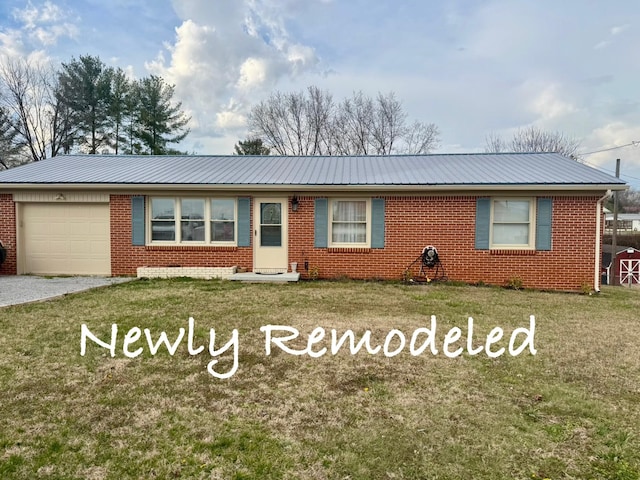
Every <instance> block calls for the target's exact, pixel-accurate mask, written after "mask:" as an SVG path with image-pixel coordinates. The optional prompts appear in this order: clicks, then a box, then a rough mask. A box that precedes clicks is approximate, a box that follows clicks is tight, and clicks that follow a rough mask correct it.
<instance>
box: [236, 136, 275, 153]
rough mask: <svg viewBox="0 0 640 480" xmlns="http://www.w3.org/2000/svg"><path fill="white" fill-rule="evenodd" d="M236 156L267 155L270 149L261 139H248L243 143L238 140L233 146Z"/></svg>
mask: <svg viewBox="0 0 640 480" xmlns="http://www.w3.org/2000/svg"><path fill="white" fill-rule="evenodd" d="M234 149H235V154H236V155H269V153H270V152H271V149H270V148H269V147H266V146H265V145H263V143H262V139H261V138H248V139H246V140H245V141H244V142H243V141H242V140H240V141H239V142H238V143H237V144H236V145H235V146H234Z"/></svg>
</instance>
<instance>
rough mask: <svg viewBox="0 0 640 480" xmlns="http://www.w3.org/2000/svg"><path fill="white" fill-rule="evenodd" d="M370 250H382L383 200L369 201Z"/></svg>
mask: <svg viewBox="0 0 640 480" xmlns="http://www.w3.org/2000/svg"><path fill="white" fill-rule="evenodd" d="M371 248H384V198H372V199H371Z"/></svg>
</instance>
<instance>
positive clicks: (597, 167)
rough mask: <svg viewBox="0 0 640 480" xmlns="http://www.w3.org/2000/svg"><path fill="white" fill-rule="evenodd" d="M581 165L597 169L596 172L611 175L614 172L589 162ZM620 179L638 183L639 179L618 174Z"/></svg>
mask: <svg viewBox="0 0 640 480" xmlns="http://www.w3.org/2000/svg"><path fill="white" fill-rule="evenodd" d="M617 148H620V147H617ZM582 163H584V164H585V165H588V166H589V167H593V168H595V169H598V170H600V171H603V172H607V173H610V174H612V175H613V173H614V171H613V170H611V169H609V168H603V167H601V166H599V165H594V164H593V163H589V162H582ZM620 178H622V179H623V180H627V179H631V180H638V181H640V177H634V176H633V175H628V174H625V173H623V174H620Z"/></svg>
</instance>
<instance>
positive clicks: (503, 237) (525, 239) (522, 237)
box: [493, 223, 529, 245]
mask: <svg viewBox="0 0 640 480" xmlns="http://www.w3.org/2000/svg"><path fill="white" fill-rule="evenodd" d="M493 244H494V245H528V244H529V224H527V223H525V224H519V223H507V224H504V223H503V224H495V225H494V226H493Z"/></svg>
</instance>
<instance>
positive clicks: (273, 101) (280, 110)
mask: <svg viewBox="0 0 640 480" xmlns="http://www.w3.org/2000/svg"><path fill="white" fill-rule="evenodd" d="M406 118H407V114H406V112H405V111H404V109H403V108H402V104H401V102H400V101H398V100H397V99H396V97H395V95H394V94H393V93H389V94H386V95H383V94H378V97H377V98H376V99H375V100H373V99H372V98H370V97H368V96H366V95H364V94H363V93H362V92H356V93H354V94H353V96H352V97H350V98H346V99H344V100H343V101H342V102H340V103H338V104H335V103H334V102H333V98H332V96H331V94H330V93H328V92H323V91H321V90H320V89H318V88H317V87H313V86H312V87H309V88H308V89H307V91H306V93H305V92H304V91H303V92H297V93H281V92H275V93H273V94H272V95H271V96H270V97H269V98H268V99H267V100H264V101H262V102H260V103H259V104H257V105H256V106H254V107H253V108H252V109H251V112H250V113H249V129H250V135H251V137H252V138H260V139H262V141H263V142H264V144H265V146H267V147H269V148H271V150H272V151H274V152H275V153H277V154H279V155H369V154H380V155H388V154H393V153H428V152H430V151H432V150H433V149H434V148H435V147H436V146H437V145H438V136H439V132H438V128H437V127H436V126H435V125H434V124H423V123H421V122H415V123H414V124H412V125H409V126H407V124H406Z"/></svg>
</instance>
